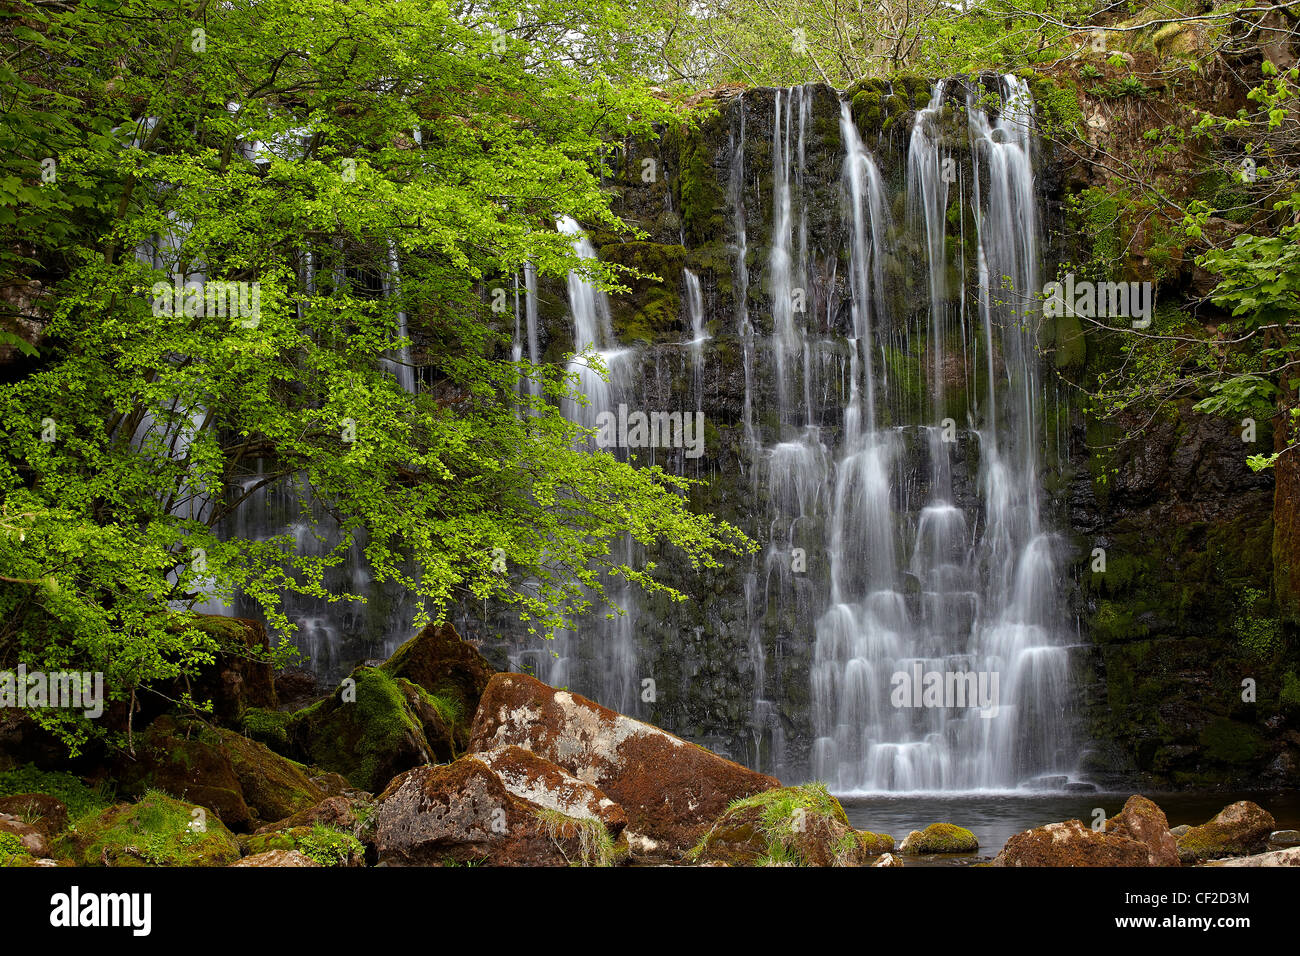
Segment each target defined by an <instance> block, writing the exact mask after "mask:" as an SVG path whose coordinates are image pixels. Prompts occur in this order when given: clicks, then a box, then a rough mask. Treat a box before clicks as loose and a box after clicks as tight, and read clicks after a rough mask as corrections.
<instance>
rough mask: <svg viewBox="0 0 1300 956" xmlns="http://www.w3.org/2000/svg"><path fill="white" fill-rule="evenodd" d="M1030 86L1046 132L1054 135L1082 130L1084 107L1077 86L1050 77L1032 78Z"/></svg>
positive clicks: (1075, 132)
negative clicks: (1080, 101)
mask: <svg viewBox="0 0 1300 956" xmlns="http://www.w3.org/2000/svg"><path fill="white" fill-rule="evenodd" d="M1029 88H1030V90H1031V92H1032V93H1033V95H1034V108H1035V110H1036V111H1037V115H1038V122H1039V127H1040V128H1041V129H1042V131H1043V132H1044V133H1045V134H1047V135H1048V136H1049V137H1053V136H1061V135H1062V134H1067V133H1074V134H1077V133H1080V132H1081V131H1082V129H1083V108H1082V107H1081V106H1080V104H1079V90H1078V88H1077V87H1075V86H1074V85H1073V84H1070V83H1068V82H1066V83H1058V82H1057V81H1056V80H1054V79H1051V78H1049V77H1035V78H1034V79H1032V80H1030V82H1029Z"/></svg>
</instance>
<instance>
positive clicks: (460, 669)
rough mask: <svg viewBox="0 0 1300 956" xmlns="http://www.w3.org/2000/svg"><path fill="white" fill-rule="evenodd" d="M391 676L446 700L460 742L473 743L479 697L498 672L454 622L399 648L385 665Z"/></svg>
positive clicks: (426, 630) (461, 744) (433, 628)
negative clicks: (471, 733)
mask: <svg viewBox="0 0 1300 956" xmlns="http://www.w3.org/2000/svg"><path fill="white" fill-rule="evenodd" d="M381 669H382V670H383V671H384V672H385V673H387V674H388V675H389V676H391V677H401V678H404V679H405V680H409V681H410V682H411V683H413V684H417V685H418V686H420V687H422V688H424V689H425V690H426V691H428V692H429V693H430V694H431V695H433V696H434V697H435V698H438V699H439V700H441V701H443V702H444V703H446V704H447V705H449V706H448V709H449V711H450V712H451V713H452V714H453V715H454V719H453V721H452V723H453V724H454V726H455V733H456V738H457V739H456V745H457V747H458V748H459V749H460V750H462V751H463V750H464V749H465V747H466V745H467V744H468V742H469V723H470V721H471V720H472V719H473V717H474V713H475V711H477V710H478V704H479V699H480V698H481V697H482V696H483V691H485V690H486V689H487V685H488V682H489V681H490V680H491V679H492V675H493V674H495V673H496V671H495V670H494V669H493V667H492V665H491V664H489V663H488V662H487V660H486V659H484V657H483V655H482V654H480V653H479V652H478V651H477V650H475V649H474V648H473V647H471V646H470V645H469V644H467V643H466V642H465V641H463V640H461V637H460V635H459V634H457V633H456V629H455V628H454V627H452V626H451V625H450V624H430V625H429V626H428V627H426V628H424V630H422V631H420V633H419V634H416V635H415V636H414V637H413V638H411V639H410V640H409V641H407V642H406V643H405V644H403V645H402V646H401V647H399V648H398V649H397V650H396V651H394V652H393V656H392V657H390V658H389V659H388V660H387V661H385V662H384V663H383V664H382V665H381Z"/></svg>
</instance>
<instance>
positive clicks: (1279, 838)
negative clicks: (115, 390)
mask: <svg viewBox="0 0 1300 956" xmlns="http://www.w3.org/2000/svg"><path fill="white" fill-rule="evenodd" d="M3 810H4V801H3V800H0V811H3ZM1268 845H1269V846H1270V847H1274V848H1277V849H1285V848H1287V847H1293V846H1300V830H1274V831H1273V832H1272V833H1270V834H1269V835H1268Z"/></svg>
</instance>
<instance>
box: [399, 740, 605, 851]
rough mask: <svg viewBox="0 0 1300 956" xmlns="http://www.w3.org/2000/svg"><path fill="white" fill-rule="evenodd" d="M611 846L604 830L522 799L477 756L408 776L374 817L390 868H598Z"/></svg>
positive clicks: (463, 758)
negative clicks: (576, 865)
mask: <svg viewBox="0 0 1300 956" xmlns="http://www.w3.org/2000/svg"><path fill="white" fill-rule="evenodd" d="M597 793H598V791H597ZM586 799H595V800H596V802H597V803H598V802H599V800H600V798H599V797H595V795H594V794H590V795H588V797H587V798H586ZM576 802H579V803H581V802H583V800H582V799H578V800H577V801H576ZM610 845H612V839H611V837H610V835H609V834H608V832H607V831H606V830H605V827H604V824H602V823H600V822H599V821H597V820H588V821H585V822H584V821H578V820H576V819H574V818H571V817H564V816H563V815H561V814H559V813H557V812H556V811H554V810H549V812H548V808H547V807H545V806H543V805H542V804H539V803H534V802H533V801H531V800H528V799H525V798H524V797H520V796H517V795H516V794H514V793H512V792H511V791H510V789H509V788H508V787H507V786H506V784H505V783H504V782H503V781H502V779H501V777H500V776H498V774H497V773H496V771H494V770H493V769H492V768H491V767H489V766H488V764H487V763H485V762H484V761H482V760H480V759H478V758H477V757H476V756H474V755H471V756H467V757H462V758H461V759H460V760H457V761H456V762H455V763H452V764H447V765H445V766H440V767H418V768H416V769H414V770H410V771H408V772H406V773H404V774H402V775H401V776H400V777H398V778H397V779H395V780H394V781H393V782H392V783H391V784H390V785H389V787H388V789H387V790H385V791H384V793H383V794H381V795H380V797H379V804H378V807H377V809H376V812H375V848H376V850H377V852H378V855H379V863H380V864H387V865H389V866H437V865H445V864H457V863H482V864H487V865H489V866H567V865H569V864H570V862H584V861H585V862H600V859H599V857H601V856H602V855H603V851H604V850H605V849H606V848H607V847H609V846H610Z"/></svg>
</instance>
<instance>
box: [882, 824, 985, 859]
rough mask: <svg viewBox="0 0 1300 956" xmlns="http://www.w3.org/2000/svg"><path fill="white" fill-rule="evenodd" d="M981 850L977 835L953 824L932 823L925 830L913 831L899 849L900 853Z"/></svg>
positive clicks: (971, 851) (968, 851) (914, 853)
mask: <svg viewBox="0 0 1300 956" xmlns="http://www.w3.org/2000/svg"><path fill="white" fill-rule="evenodd" d="M979 848H980V844H979V840H977V839H975V834H973V833H971V832H970V831H969V830H967V829H966V828H965V827H959V826H956V825H954V824H952V823H931V824H930V825H929V826H928V827H926V828H925V829H924V830H913V831H912V832H911V833H909V834H908V835H907V838H906V839H905V840H903V845H902V846H901V847H899V852H900V853H908V854H913V855H917V854H922V853H974V852H976V851H977V850H978V849H979Z"/></svg>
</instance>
